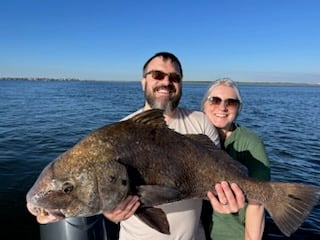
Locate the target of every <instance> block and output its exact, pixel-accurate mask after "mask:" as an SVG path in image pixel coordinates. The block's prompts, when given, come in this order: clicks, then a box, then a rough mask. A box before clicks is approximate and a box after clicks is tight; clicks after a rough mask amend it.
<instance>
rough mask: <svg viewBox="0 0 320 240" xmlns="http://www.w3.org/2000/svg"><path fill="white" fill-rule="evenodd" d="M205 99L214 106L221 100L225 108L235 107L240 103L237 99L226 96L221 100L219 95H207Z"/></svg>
mask: <svg viewBox="0 0 320 240" xmlns="http://www.w3.org/2000/svg"><path fill="white" fill-rule="evenodd" d="M207 99H208V101H209V103H210V105H214V106H220V104H221V102H223V103H224V106H225V107H227V108H236V107H238V106H239V105H240V101H239V99H233V98H227V99H225V100H222V99H221V98H219V97H213V96H209V97H208V98H207Z"/></svg>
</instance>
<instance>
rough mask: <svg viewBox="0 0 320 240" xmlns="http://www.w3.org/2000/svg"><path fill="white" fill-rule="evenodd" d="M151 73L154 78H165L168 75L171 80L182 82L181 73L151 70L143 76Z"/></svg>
mask: <svg viewBox="0 0 320 240" xmlns="http://www.w3.org/2000/svg"><path fill="white" fill-rule="evenodd" d="M149 74H151V77H152V78H153V79H156V80H159V81H161V80H163V79H164V78H165V77H166V76H168V77H169V81H170V82H174V83H180V82H181V76H180V74H179V73H165V72H162V71H160V70H151V71H149V72H146V73H145V74H144V75H143V77H146V76H147V75H149Z"/></svg>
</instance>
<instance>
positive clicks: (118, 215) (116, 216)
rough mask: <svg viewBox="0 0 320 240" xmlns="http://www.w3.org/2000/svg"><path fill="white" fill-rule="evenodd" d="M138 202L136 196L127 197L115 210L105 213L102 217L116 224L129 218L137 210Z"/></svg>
mask: <svg viewBox="0 0 320 240" xmlns="http://www.w3.org/2000/svg"><path fill="white" fill-rule="evenodd" d="M139 206H140V202H139V197H138V196H128V197H127V198H126V199H125V200H123V201H122V202H120V203H119V204H118V206H117V207H116V208H114V209H113V210H111V211H106V212H104V213H103V215H104V216H105V217H106V218H108V219H109V220H110V221H112V222H114V223H118V222H121V221H124V220H127V219H128V218H130V217H131V216H132V215H133V214H134V213H135V211H136V210H137V209H138V208H139Z"/></svg>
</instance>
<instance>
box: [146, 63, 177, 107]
mask: <svg viewBox="0 0 320 240" xmlns="http://www.w3.org/2000/svg"><path fill="white" fill-rule="evenodd" d="M141 84H142V89H143V91H144V95H145V99H146V107H147V108H158V109H163V110H165V111H172V110H174V109H175V108H176V107H177V106H178V104H179V101H180V98H181V95H182V83H181V75H180V68H179V66H178V64H176V63H173V62H172V61H171V60H169V59H168V60H163V58H162V57H156V58H154V59H152V60H151V61H150V63H149V64H148V66H147V68H146V71H145V75H144V76H143V78H142V80H141Z"/></svg>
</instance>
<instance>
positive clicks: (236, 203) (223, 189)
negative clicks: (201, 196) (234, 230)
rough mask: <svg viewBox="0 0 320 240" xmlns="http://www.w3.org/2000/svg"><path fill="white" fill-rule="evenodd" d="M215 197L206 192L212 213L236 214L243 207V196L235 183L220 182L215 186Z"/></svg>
mask: <svg viewBox="0 0 320 240" xmlns="http://www.w3.org/2000/svg"><path fill="white" fill-rule="evenodd" d="M215 190H216V192H217V195H218V196H217V197H216V196H215V195H214V194H213V193H212V192H208V194H207V196H208V198H209V200H210V203H211V206H212V208H213V210H214V211H216V212H219V213H226V214H228V213H236V212H238V211H239V209H241V208H243V207H244V203H245V196H244V194H243V192H242V191H241V189H240V188H239V186H238V185H237V184H235V183H232V184H230V185H229V184H228V182H225V181H223V182H221V183H217V184H216V185H215Z"/></svg>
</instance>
